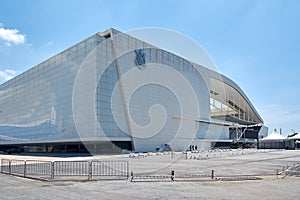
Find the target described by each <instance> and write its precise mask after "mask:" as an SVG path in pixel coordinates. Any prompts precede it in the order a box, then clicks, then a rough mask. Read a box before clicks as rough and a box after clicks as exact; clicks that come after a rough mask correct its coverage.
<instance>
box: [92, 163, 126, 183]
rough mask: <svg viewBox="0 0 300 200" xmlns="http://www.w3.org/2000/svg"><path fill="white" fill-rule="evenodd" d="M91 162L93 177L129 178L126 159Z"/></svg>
mask: <svg viewBox="0 0 300 200" xmlns="http://www.w3.org/2000/svg"><path fill="white" fill-rule="evenodd" d="M91 164H92V173H91V174H92V176H93V178H97V177H102V178H105V177H106V178H109V177H116V178H117V177H119V178H126V179H128V178H129V163H128V162H127V161H105V162H103V161H93V162H92V163H91Z"/></svg>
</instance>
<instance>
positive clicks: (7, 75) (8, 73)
mask: <svg viewBox="0 0 300 200" xmlns="http://www.w3.org/2000/svg"><path fill="white" fill-rule="evenodd" d="M16 75H17V72H16V71H14V70H11V69H6V70H3V71H0V78H1V79H4V81H8V80H9V79H12V78H13V77H14V76H16Z"/></svg>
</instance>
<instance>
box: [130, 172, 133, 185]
mask: <svg viewBox="0 0 300 200" xmlns="http://www.w3.org/2000/svg"><path fill="white" fill-rule="evenodd" d="M130 176H131V179H130V182H132V180H133V171H131V174H130Z"/></svg>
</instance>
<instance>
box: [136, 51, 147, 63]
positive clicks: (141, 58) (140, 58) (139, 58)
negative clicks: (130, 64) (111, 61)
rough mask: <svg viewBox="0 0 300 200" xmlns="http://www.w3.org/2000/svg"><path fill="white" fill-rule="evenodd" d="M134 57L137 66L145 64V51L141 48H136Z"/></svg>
mask: <svg viewBox="0 0 300 200" xmlns="http://www.w3.org/2000/svg"><path fill="white" fill-rule="evenodd" d="M135 53H136V58H135V62H136V64H137V65H138V66H141V65H145V64H146V53H145V52H144V51H143V50H142V49H136V50H135Z"/></svg>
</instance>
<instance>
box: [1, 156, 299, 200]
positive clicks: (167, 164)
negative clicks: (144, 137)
mask: <svg viewBox="0 0 300 200" xmlns="http://www.w3.org/2000/svg"><path fill="white" fill-rule="evenodd" d="M221 153H222V154H223V156H222V157H221V156H220V157H216V158H211V159H208V160H198V159H194V158H193V159H187V160H186V157H185V155H181V154H179V153H178V154H176V155H175V156H174V157H173V158H172V157H171V155H170V154H166V155H152V156H150V155H149V156H136V157H134V158H132V157H130V158H129V157H122V156H91V157H85V156H82V157H43V156H38V157H36V156H30V155H20V156H19V155H0V158H2V159H5V158H13V159H28V160H29V159H34V160H36V159H39V160H92V159H97V160H127V161H129V163H130V170H132V171H134V173H136V174H139V173H143V174H145V173H150V174H161V175H166V174H170V171H171V170H175V173H176V174H207V173H210V172H211V170H215V173H216V175H217V176H221V175H227V176H233V175H259V176H260V177H262V180H254V181H253V180H252V181H249V180H248V181H211V180H201V181H187V182H183V181H175V182H171V181H169V182H130V181H127V180H125V181H92V182H74V181H64V182H60V181H57V182H41V181H36V180H30V179H24V178H19V177H15V176H9V175H4V174H0V199H24V198H25V199H134V198H135V199H299V196H300V189H299V184H300V177H285V178H283V179H282V178H281V177H280V178H279V179H277V178H276V175H275V173H276V171H277V170H278V169H282V168H283V167H286V166H287V165H289V166H290V165H293V164H295V163H298V162H300V151H274V152H256V153H253V154H248V155H239V156H228V155H227V156H226V155H224V152H221ZM194 155H195V156H194ZM192 157H198V154H196V153H195V154H193V156H192ZM189 158H190V157H189Z"/></svg>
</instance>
